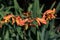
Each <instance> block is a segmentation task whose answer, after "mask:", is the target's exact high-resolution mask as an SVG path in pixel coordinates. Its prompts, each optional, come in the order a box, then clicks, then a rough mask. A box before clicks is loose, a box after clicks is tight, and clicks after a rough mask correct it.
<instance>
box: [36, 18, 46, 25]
mask: <svg viewBox="0 0 60 40" xmlns="http://www.w3.org/2000/svg"><path fill="white" fill-rule="evenodd" d="M36 21H37V23H38V25H41V23H42V24H46V20H45V19H44V18H36Z"/></svg>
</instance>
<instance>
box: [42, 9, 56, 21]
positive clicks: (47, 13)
mask: <svg viewBox="0 0 60 40" xmlns="http://www.w3.org/2000/svg"><path fill="white" fill-rule="evenodd" d="M55 11H56V10H55V8H54V9H53V10H47V11H45V12H44V14H43V18H45V19H46V20H51V19H53V18H55V15H54V14H55Z"/></svg>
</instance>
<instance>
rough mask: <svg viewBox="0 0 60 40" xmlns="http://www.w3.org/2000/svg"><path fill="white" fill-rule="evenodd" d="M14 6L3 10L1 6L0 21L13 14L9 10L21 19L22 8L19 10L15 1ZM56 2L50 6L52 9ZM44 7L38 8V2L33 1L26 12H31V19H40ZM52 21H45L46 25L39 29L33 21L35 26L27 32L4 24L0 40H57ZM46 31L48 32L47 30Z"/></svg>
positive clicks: (59, 5) (18, 27)
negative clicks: (12, 10)
mask: <svg viewBox="0 0 60 40" xmlns="http://www.w3.org/2000/svg"><path fill="white" fill-rule="evenodd" d="M13 3H14V5H13V6H9V7H6V8H5V10H4V5H3V4H1V6H2V7H1V8H0V16H1V17H0V20H1V19H2V18H3V17H4V16H5V15H7V14H9V13H13V12H11V11H10V9H12V8H14V10H15V11H14V13H15V15H20V16H21V17H22V18H23V15H22V11H24V10H23V9H22V8H20V6H19V4H18V2H17V0H14V1H13ZM55 3H56V1H55V2H54V3H53V4H52V6H51V8H50V9H52V8H53V7H54V5H55ZM44 5H45V4H43V5H41V7H40V6H39V0H34V3H32V4H29V7H28V12H32V15H31V17H32V18H36V17H39V18H41V17H42V13H43V12H42V11H43V8H44ZM59 8H60V3H59V4H58V6H57V8H56V10H57V11H59V10H60V9H59ZM54 20H55V19H53V20H50V21H47V24H46V25H42V26H41V27H39V26H38V25H37V22H36V21H34V22H33V24H35V25H36V27H34V26H31V27H30V28H29V29H28V30H23V29H24V28H23V27H20V26H17V25H16V24H14V25H12V24H11V22H10V23H9V24H7V23H6V24H4V25H3V27H2V28H1V30H0V31H1V32H0V35H1V36H0V40H57V38H59V37H60V35H59V34H56V33H55V32H56V31H55V29H54V28H55V26H54ZM47 29H48V30H47Z"/></svg>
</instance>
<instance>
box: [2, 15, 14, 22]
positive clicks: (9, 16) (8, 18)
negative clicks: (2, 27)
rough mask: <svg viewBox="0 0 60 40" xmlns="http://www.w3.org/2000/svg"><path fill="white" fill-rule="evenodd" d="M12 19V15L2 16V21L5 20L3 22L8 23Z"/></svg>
mask: <svg viewBox="0 0 60 40" xmlns="http://www.w3.org/2000/svg"><path fill="white" fill-rule="evenodd" d="M12 17H14V15H13V14H10V15H7V16H4V18H3V19H4V20H5V22H8V21H9V20H10V18H12Z"/></svg>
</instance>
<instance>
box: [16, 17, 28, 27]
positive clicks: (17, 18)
mask: <svg viewBox="0 0 60 40" xmlns="http://www.w3.org/2000/svg"><path fill="white" fill-rule="evenodd" d="M27 21H28V19H24V20H22V19H21V17H20V16H17V17H16V23H17V25H19V26H23V25H25V23H26V22H27Z"/></svg>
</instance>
